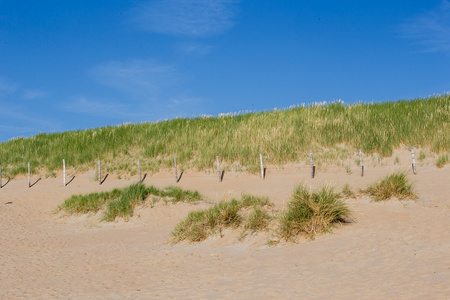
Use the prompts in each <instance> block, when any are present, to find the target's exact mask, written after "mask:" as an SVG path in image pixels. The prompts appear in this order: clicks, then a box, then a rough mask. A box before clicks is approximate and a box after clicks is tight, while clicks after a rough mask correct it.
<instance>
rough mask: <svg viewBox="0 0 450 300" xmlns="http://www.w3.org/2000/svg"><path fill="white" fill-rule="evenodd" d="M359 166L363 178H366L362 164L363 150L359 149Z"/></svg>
mask: <svg viewBox="0 0 450 300" xmlns="http://www.w3.org/2000/svg"><path fill="white" fill-rule="evenodd" d="M359 165H360V166H361V177H363V176H364V166H363V163H362V152H361V149H359Z"/></svg>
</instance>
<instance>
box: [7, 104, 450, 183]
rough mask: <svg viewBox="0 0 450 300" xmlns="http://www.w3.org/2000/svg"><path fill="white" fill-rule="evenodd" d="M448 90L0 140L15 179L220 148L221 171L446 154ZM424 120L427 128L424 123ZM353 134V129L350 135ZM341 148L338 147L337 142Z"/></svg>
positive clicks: (122, 169)
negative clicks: (397, 153)
mask: <svg viewBox="0 0 450 300" xmlns="http://www.w3.org/2000/svg"><path fill="white" fill-rule="evenodd" d="M449 119H450V95H445V96H435V97H431V98H429V99H416V100H413V101H397V102H387V103H371V104H354V105H344V104H342V103H332V104H329V105H307V106H304V107H303V106H295V107H291V108H289V109H285V110H276V111H268V112H260V113H247V114H237V115H235V114H227V115H222V116H219V117H200V118H192V119H183V118H182V119H174V120H170V121H165V122H156V123H142V124H125V125H121V126H114V127H110V126H108V127H104V128H97V129H88V130H82V131H71V132H64V133H52V134H45V133H43V134H38V135H36V136H34V137H31V138H16V139H13V140H10V141H8V142H4V143H0V165H1V166H2V170H3V174H4V175H6V176H9V177H11V178H14V176H15V175H17V174H26V173H27V171H28V170H27V162H31V172H33V173H34V172H39V171H44V172H45V171H46V170H47V171H49V172H53V171H55V170H61V169H62V160H63V159H65V161H66V167H67V168H69V169H74V170H75V171H82V170H84V171H85V170H89V169H93V168H94V167H95V165H96V161H97V159H98V158H101V159H102V165H103V166H104V168H105V170H106V171H107V172H109V173H115V174H122V175H123V174H127V175H129V174H135V172H136V168H137V165H136V160H137V159H140V163H141V169H142V170H143V171H146V172H157V171H159V170H160V169H161V168H172V167H173V157H174V156H176V157H177V163H178V167H179V168H180V169H183V168H184V169H187V168H194V169H198V170H207V169H210V168H211V166H212V163H213V160H214V158H215V157H216V155H217V154H218V153H219V154H220V155H221V160H222V161H223V164H224V168H227V167H230V166H234V165H235V164H236V165H237V167H241V169H242V170H246V171H249V172H256V171H257V170H259V161H258V159H257V158H258V157H259V154H260V153H264V154H265V156H266V157H267V160H266V163H267V164H274V165H283V164H286V163H289V162H298V161H299V160H303V161H307V160H308V152H309V150H313V151H314V156H315V159H316V160H317V161H318V162H328V161H335V160H336V158H337V159H340V160H345V159H353V158H354V151H353V150H354V149H362V151H363V152H364V153H365V154H366V155H370V154H373V153H378V154H380V155H381V156H391V155H392V153H393V149H394V148H397V147H399V146H400V145H401V144H404V145H414V146H416V147H426V148H429V149H430V151H432V152H434V153H442V152H443V151H446V152H448V151H450V136H449V134H448V128H447V127H446V126H447V124H448V120H449ZM423 124H427V126H423ZM355 132H358V134H355ZM339 145H344V146H343V147H340V146H339Z"/></svg>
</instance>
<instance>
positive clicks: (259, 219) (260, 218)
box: [244, 205, 271, 232]
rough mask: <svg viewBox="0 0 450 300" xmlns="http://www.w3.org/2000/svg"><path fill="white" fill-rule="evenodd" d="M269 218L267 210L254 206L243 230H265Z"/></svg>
mask: <svg viewBox="0 0 450 300" xmlns="http://www.w3.org/2000/svg"><path fill="white" fill-rule="evenodd" d="M270 220H271V217H270V215H269V213H268V212H267V210H265V209H263V208H261V207H260V206H257V205H254V206H253V208H252V212H251V213H250V215H249V216H248V218H247V220H246V221H245V225H244V229H245V230H251V231H252V232H255V231H258V230H264V229H267V227H268V225H269V222H270Z"/></svg>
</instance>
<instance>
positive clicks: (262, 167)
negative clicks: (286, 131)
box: [259, 153, 265, 179]
mask: <svg viewBox="0 0 450 300" xmlns="http://www.w3.org/2000/svg"><path fill="white" fill-rule="evenodd" d="M259 161H260V162H261V178H262V179H264V177H265V176H264V175H265V174H264V166H263V159H262V154H261V153H260V154H259Z"/></svg>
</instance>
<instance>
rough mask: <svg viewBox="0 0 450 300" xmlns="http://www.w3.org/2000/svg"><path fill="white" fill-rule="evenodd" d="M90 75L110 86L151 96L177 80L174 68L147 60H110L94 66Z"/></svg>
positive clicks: (139, 94) (134, 93)
mask: <svg viewBox="0 0 450 300" xmlns="http://www.w3.org/2000/svg"><path fill="white" fill-rule="evenodd" d="M91 75H92V77H93V78H94V79H95V80H96V81H97V82H99V83H101V84H103V85H106V86H108V87H110V88H114V89H117V90H121V91H124V92H127V93H130V94H133V95H138V96H141V95H146V96H147V97H148V96H151V95H152V94H153V95H154V94H156V93H157V92H158V91H159V90H160V89H161V88H163V87H166V86H168V85H171V84H173V82H175V81H176V80H177V75H176V72H175V68H174V67H172V66H167V65H162V64H157V63H154V62H152V61H149V60H130V61H125V62H120V61H111V62H106V63H104V64H101V65H99V66H96V67H94V68H93V69H92V70H91Z"/></svg>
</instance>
